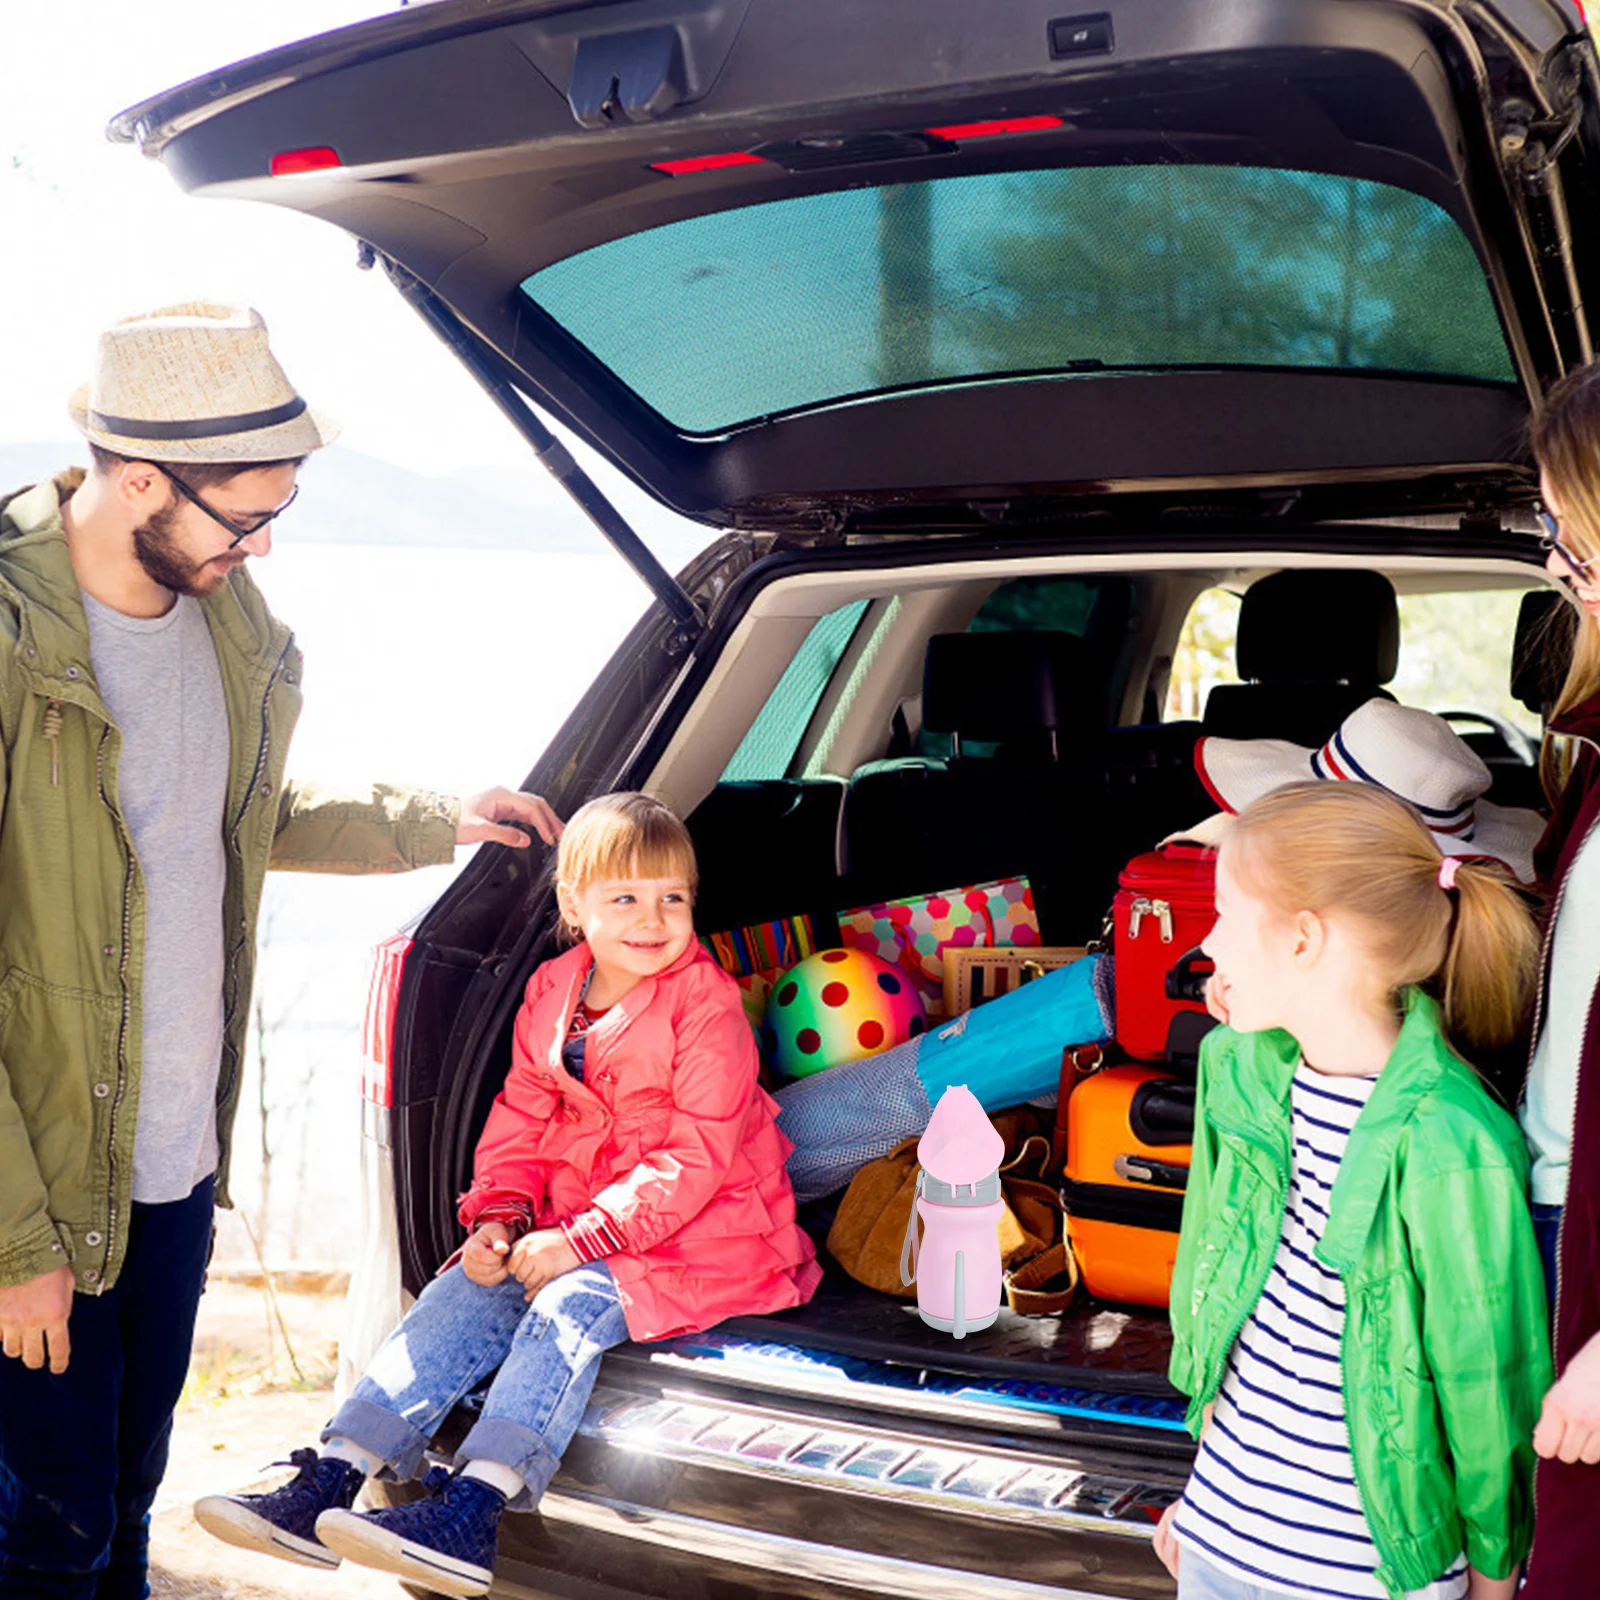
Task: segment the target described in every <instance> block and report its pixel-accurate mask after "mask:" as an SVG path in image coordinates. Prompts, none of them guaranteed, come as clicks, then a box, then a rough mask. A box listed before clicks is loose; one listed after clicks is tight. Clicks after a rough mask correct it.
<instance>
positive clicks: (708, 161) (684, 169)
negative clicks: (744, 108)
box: [650, 150, 766, 178]
mask: <svg viewBox="0 0 1600 1600" xmlns="http://www.w3.org/2000/svg"><path fill="white" fill-rule="evenodd" d="M765 165H766V161H765V159H764V158H763V157H761V156H753V155H751V154H750V152H749V151H748V150H729V151H727V152H726V153H725V154H723V155H720V156H685V157H684V158H683V159H682V160H679V161H652V162H651V163H650V170H651V171H652V172H664V173H666V175H667V176H668V177H669V178H682V177H685V176H687V175H688V174H689V173H691V172H719V171H721V169H722V168H724V167H761V166H765Z"/></svg>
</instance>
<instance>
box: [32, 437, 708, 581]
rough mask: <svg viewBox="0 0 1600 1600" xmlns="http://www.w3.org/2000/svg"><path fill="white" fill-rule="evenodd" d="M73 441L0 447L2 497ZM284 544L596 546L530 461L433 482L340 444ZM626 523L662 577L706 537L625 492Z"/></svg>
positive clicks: (597, 540) (76, 447)
mask: <svg viewBox="0 0 1600 1600" xmlns="http://www.w3.org/2000/svg"><path fill="white" fill-rule="evenodd" d="M84 460H85V452H84V448H83V443H82V441H81V440H79V441H73V442H60V443H43V442H34V443H27V444H0V494H7V493H9V492H10V491H11V490H13V489H17V488H20V487H22V486H23V485H24V484H29V483H37V482H38V481H39V479H40V478H43V477H48V476H49V475H50V474H51V473H53V472H59V471H60V470H61V469H62V468H63V467H65V466H70V465H72V464H73V463H83V462H84ZM301 481H302V483H303V485H304V487H303V489H302V492H301V495H300V498H299V499H298V500H296V501H295V503H294V509H293V510H292V511H290V512H289V514H288V515H287V516H286V517H285V518H284V519H283V527H282V537H283V538H284V539H292V540H293V541H294V542H295V543H296V544H358V545H402V546H437V547H440V548H444V549H456V550H490V549H493V550H538V551H542V552H546V553H555V554H593V553H594V552H596V551H598V550H600V549H601V548H603V544H604V541H603V540H602V538H601V536H600V534H599V532H598V531H597V530H596V529H595V528H594V527H593V526H592V524H591V523H590V522H589V521H588V519H587V518H586V517H585V516H584V515H583V513H582V512H580V511H579V510H578V508H577V507H576V506H575V505H574V504H573V503H572V501H571V500H569V499H568V498H567V496H566V494H565V493H564V492H563V491H562V490H561V488H560V487H559V486H558V485H557V484H556V482H555V480H554V479H552V478H547V477H545V476H544V475H543V469H542V468H540V467H539V466H538V465H537V464H536V463H535V462H533V461H532V460H530V461H529V463H528V468H527V470H526V472H519V471H517V470H516V469H515V468H511V467H505V466H491V467H485V468H483V469H481V470H474V469H466V470H463V471H459V472H455V473H452V474H450V475H449V476H447V477H442V478H434V477H428V476H427V475H425V474H423V473H420V472H412V471H410V470H408V469H407V468H405V467H399V466H395V465H393V464H392V463H390V462H387V461H380V460H379V459H378V458H377V457H376V456H368V455H362V454H361V453H360V452H358V451H355V450H346V449H344V448H342V447H341V446H339V445H334V446H333V447H332V448H331V449H328V450H325V451H321V452H319V453H318V454H317V455H315V456H314V457H312V459H311V460H310V461H309V462H307V464H306V466H305V469H304V471H303V473H302V478H301ZM625 498H626V499H627V502H628V510H627V513H625V514H627V515H629V516H630V517H631V518H632V519H634V525H635V527H636V528H637V530H638V532H639V534H640V536H641V537H642V538H644V540H645V541H646V543H647V544H648V545H649V546H650V547H651V549H652V550H654V551H655V553H656V555H657V556H658V557H659V559H660V560H661V562H662V563H663V565H665V566H666V567H667V568H668V569H669V570H674V571H675V570H676V569H677V568H679V567H681V566H682V565H683V564H684V563H685V562H686V561H687V560H688V559H689V558H690V557H691V556H692V555H693V554H694V553H695V552H696V551H697V550H700V549H702V548H703V547H704V546H705V545H706V544H707V543H709V542H710V540H711V539H712V538H714V537H715V535H714V533H713V532H712V530H711V529H709V528H704V529H703V528H700V527H698V526H697V525H696V524H694V523H691V522H686V521H684V520H683V519H681V518H678V517H673V516H672V515H671V513H669V512H666V511H664V510H661V509H660V508H658V507H656V506H654V505H653V504H652V503H651V502H649V501H648V500H645V499H644V498H643V497H642V496H640V495H639V494H638V493H637V492H634V491H631V490H630V491H627V492H626V493H625Z"/></svg>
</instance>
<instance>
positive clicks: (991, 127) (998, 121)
mask: <svg viewBox="0 0 1600 1600" xmlns="http://www.w3.org/2000/svg"><path fill="white" fill-rule="evenodd" d="M1061 126H1062V122H1061V118H1060V117H994V118H991V119H990V120H989V121H987V122H952V123H951V124H950V125H949V126H948V127H945V128H926V129H924V130H923V131H924V132H925V133H931V134H932V135H933V136H934V138H936V139H987V138H989V137H990V136H991V135H992V134H996V133H1043V132H1044V131H1045V130H1046V129H1047V128H1059V127H1061Z"/></svg>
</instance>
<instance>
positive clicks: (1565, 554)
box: [1535, 506, 1596, 583]
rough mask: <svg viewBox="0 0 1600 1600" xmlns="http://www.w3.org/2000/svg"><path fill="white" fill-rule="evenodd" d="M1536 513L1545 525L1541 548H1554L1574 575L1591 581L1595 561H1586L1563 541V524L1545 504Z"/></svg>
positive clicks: (1541, 537) (1586, 581)
mask: <svg viewBox="0 0 1600 1600" xmlns="http://www.w3.org/2000/svg"><path fill="white" fill-rule="evenodd" d="M1535 514H1536V515H1537V516H1538V518H1539V521H1540V522H1541V523H1542V524H1543V525H1544V533H1543V534H1542V535H1541V536H1540V539H1539V548H1540V549H1541V550H1554V551H1555V553H1556V554H1557V555H1558V556H1560V557H1561V559H1562V560H1563V561H1564V562H1566V564H1567V566H1568V567H1569V568H1571V570H1572V575H1573V576H1574V577H1575V578H1580V579H1582V581H1583V582H1585V583H1589V582H1591V581H1592V580H1593V577H1594V569H1595V565H1596V563H1595V561H1593V560H1589V561H1585V560H1584V559H1583V557H1582V556H1580V555H1577V554H1575V553H1574V551H1573V549H1572V547H1571V546H1570V545H1568V544H1566V543H1564V542H1563V541H1562V538H1561V524H1560V523H1559V522H1557V521H1556V519H1555V518H1554V517H1553V516H1551V514H1550V513H1549V512H1548V511H1546V510H1545V509H1544V507H1543V506H1540V507H1539V508H1538V511H1537V512H1536V513H1535Z"/></svg>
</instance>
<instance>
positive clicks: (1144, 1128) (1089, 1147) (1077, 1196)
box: [1061, 1064, 1194, 1306]
mask: <svg viewBox="0 0 1600 1600" xmlns="http://www.w3.org/2000/svg"><path fill="white" fill-rule="evenodd" d="M1193 1139H1194V1085H1193V1084H1192V1083H1183V1082H1180V1081H1179V1080H1178V1079H1177V1078H1174V1077H1172V1076H1171V1074H1169V1073H1166V1072H1162V1071H1161V1070H1160V1069H1159V1068H1157V1067H1146V1066H1138V1065H1132V1064H1130V1065H1126V1066H1118V1067H1107V1068H1105V1069H1104V1070H1103V1071H1101V1072H1097V1073H1095V1074H1094V1076H1093V1077H1089V1078H1085V1079H1084V1080H1083V1081H1082V1082H1081V1083H1080V1084H1078V1085H1077V1087H1076V1088H1075V1089H1074V1090H1073V1091H1072V1097H1071V1099H1070V1100H1068V1102H1067V1160H1066V1166H1065V1168H1064V1169H1063V1175H1062V1183H1061V1204H1062V1209H1063V1210H1064V1211H1065V1213H1066V1230H1067V1238H1068V1239H1069V1240H1070V1241H1071V1244H1072V1250H1073V1254H1074V1255H1075V1256H1076V1257H1077V1259H1078V1267H1079V1270H1080V1271H1081V1273H1082V1275H1083V1283H1084V1287H1085V1288H1086V1289H1087V1290H1088V1291H1089V1293H1090V1294H1092V1295H1095V1296H1096V1297H1097V1298H1099V1299H1102V1300H1122V1301H1128V1302H1130V1303H1132V1304H1134V1305H1145V1306H1164V1305H1166V1303H1167V1299H1168V1296H1169V1294H1170V1292H1171V1288H1172V1266H1173V1261H1174V1260H1175V1258H1176V1256H1177V1252H1178V1228H1179V1225H1180V1223H1181V1222H1182V1220H1183V1187H1184V1184H1185V1183H1186V1182H1187V1181H1188V1177H1189V1154H1190V1146H1191V1144H1192V1141H1193Z"/></svg>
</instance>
